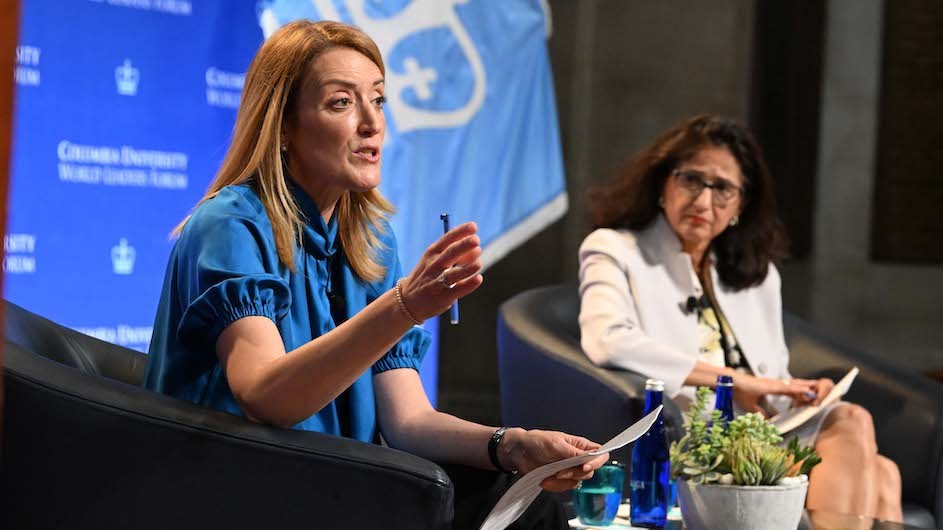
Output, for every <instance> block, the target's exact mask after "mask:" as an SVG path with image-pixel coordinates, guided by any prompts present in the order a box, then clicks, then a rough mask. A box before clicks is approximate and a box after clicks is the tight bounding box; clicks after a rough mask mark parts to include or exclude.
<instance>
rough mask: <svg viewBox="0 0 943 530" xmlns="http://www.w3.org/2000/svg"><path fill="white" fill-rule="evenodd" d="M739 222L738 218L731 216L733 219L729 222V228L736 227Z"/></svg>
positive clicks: (737, 216)
mask: <svg viewBox="0 0 943 530" xmlns="http://www.w3.org/2000/svg"><path fill="white" fill-rule="evenodd" d="M739 222H740V216H739V215H735V216H733V219H731V220H730V226H737V223H739Z"/></svg>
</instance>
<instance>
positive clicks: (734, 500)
mask: <svg viewBox="0 0 943 530" xmlns="http://www.w3.org/2000/svg"><path fill="white" fill-rule="evenodd" d="M710 395H711V391H710V389H708V388H699V389H698V390H697V394H696V399H695V401H694V402H693V403H692V405H691V408H690V409H689V410H688V412H687V413H686V414H685V421H684V428H685V431H686V432H685V435H684V436H683V437H682V438H681V439H680V440H678V441H676V442H673V443H672V444H671V448H670V451H669V454H670V458H671V475H672V477H673V478H674V479H675V480H676V481H677V484H678V497H679V500H680V502H681V517H682V518H683V519H684V524H685V527H686V528H688V529H689V530H714V529H721V528H724V529H726V528H750V529H754V530H765V529H770V530H782V529H788V528H796V527H797V526H798V525H799V520H800V519H801V518H802V507H803V505H804V504H805V496H806V492H807V491H808V487H809V482H808V474H809V471H810V470H811V469H812V468H813V467H814V466H815V465H816V464H818V463H819V462H821V458H819V456H818V455H817V454H816V453H815V451H814V450H813V449H812V448H810V447H803V446H800V445H799V443H798V441H797V440H796V439H795V438H793V439H792V440H791V441H790V442H789V443H788V444H787V445H782V441H783V438H782V436H780V434H779V431H778V430H777V429H776V427H775V426H774V425H773V424H771V423H770V422H768V421H767V420H766V419H765V418H764V417H763V416H761V415H760V414H757V413H749V414H744V415H741V416H739V417H737V418H735V419H734V420H732V421H730V422H729V423H726V422H724V420H723V419H722V417H721V414H720V411H717V410H714V411H713V412H712V413H710V414H708V413H707V403H708V400H709V398H710Z"/></svg>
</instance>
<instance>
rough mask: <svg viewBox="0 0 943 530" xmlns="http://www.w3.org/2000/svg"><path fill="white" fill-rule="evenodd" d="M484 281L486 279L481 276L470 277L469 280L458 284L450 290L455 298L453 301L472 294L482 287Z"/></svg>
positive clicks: (466, 279)
mask: <svg viewBox="0 0 943 530" xmlns="http://www.w3.org/2000/svg"><path fill="white" fill-rule="evenodd" d="M484 281H485V279H484V277H483V276H482V275H481V274H475V275H474V276H469V277H468V278H465V279H464V280H461V281H459V282H457V283H456V284H455V285H454V286H453V287H452V288H451V289H450V290H449V293H450V294H451V295H452V296H453V297H454V298H453V300H458V299H459V298H462V297H463V296H466V295H468V294H471V292H472V291H474V290H475V289H477V288H479V287H481V284H482V283H484Z"/></svg>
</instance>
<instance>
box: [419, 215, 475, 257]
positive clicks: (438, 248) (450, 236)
mask: <svg viewBox="0 0 943 530" xmlns="http://www.w3.org/2000/svg"><path fill="white" fill-rule="evenodd" d="M477 232H478V225H476V224H475V223H474V222H471V221H469V222H467V223H462V224H460V225H458V226H456V227H455V228H453V229H451V230H449V231H448V232H446V233H445V234H443V235H442V237H440V238H439V239H438V240H437V241H436V242H435V243H433V244H431V245H429V248H427V249H426V252H425V258H427V259H429V260H432V259H434V258H435V257H436V256H438V255H439V254H441V253H442V252H443V251H444V250H445V249H447V248H448V247H449V245H451V244H452V243H454V242H456V241H458V240H460V239H462V238H463V237H467V236H470V235H472V234H474V233H477Z"/></svg>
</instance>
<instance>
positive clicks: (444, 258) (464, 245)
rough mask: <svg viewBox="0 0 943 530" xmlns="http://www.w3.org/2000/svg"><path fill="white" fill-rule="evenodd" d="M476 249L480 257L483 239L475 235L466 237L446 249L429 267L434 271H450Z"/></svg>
mask: <svg viewBox="0 0 943 530" xmlns="http://www.w3.org/2000/svg"><path fill="white" fill-rule="evenodd" d="M476 249H477V252H478V253H479V255H480V252H481V239H480V238H479V237H478V236H477V235H474V234H472V235H469V236H466V237H464V238H462V239H460V240H458V241H455V242H453V243H452V244H450V245H449V246H448V247H446V248H445V250H444V251H442V253H441V254H439V255H438V256H436V257H435V258H434V259H433V260H432V262H431V263H430V264H429V266H430V267H431V268H432V270H438V269H443V270H444V269H448V268H449V267H451V266H452V265H455V264H456V263H458V262H459V260H461V259H462V258H463V257H464V256H465V255H466V254H469V253H473V252H475V251H476ZM476 257H477V256H476Z"/></svg>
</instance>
